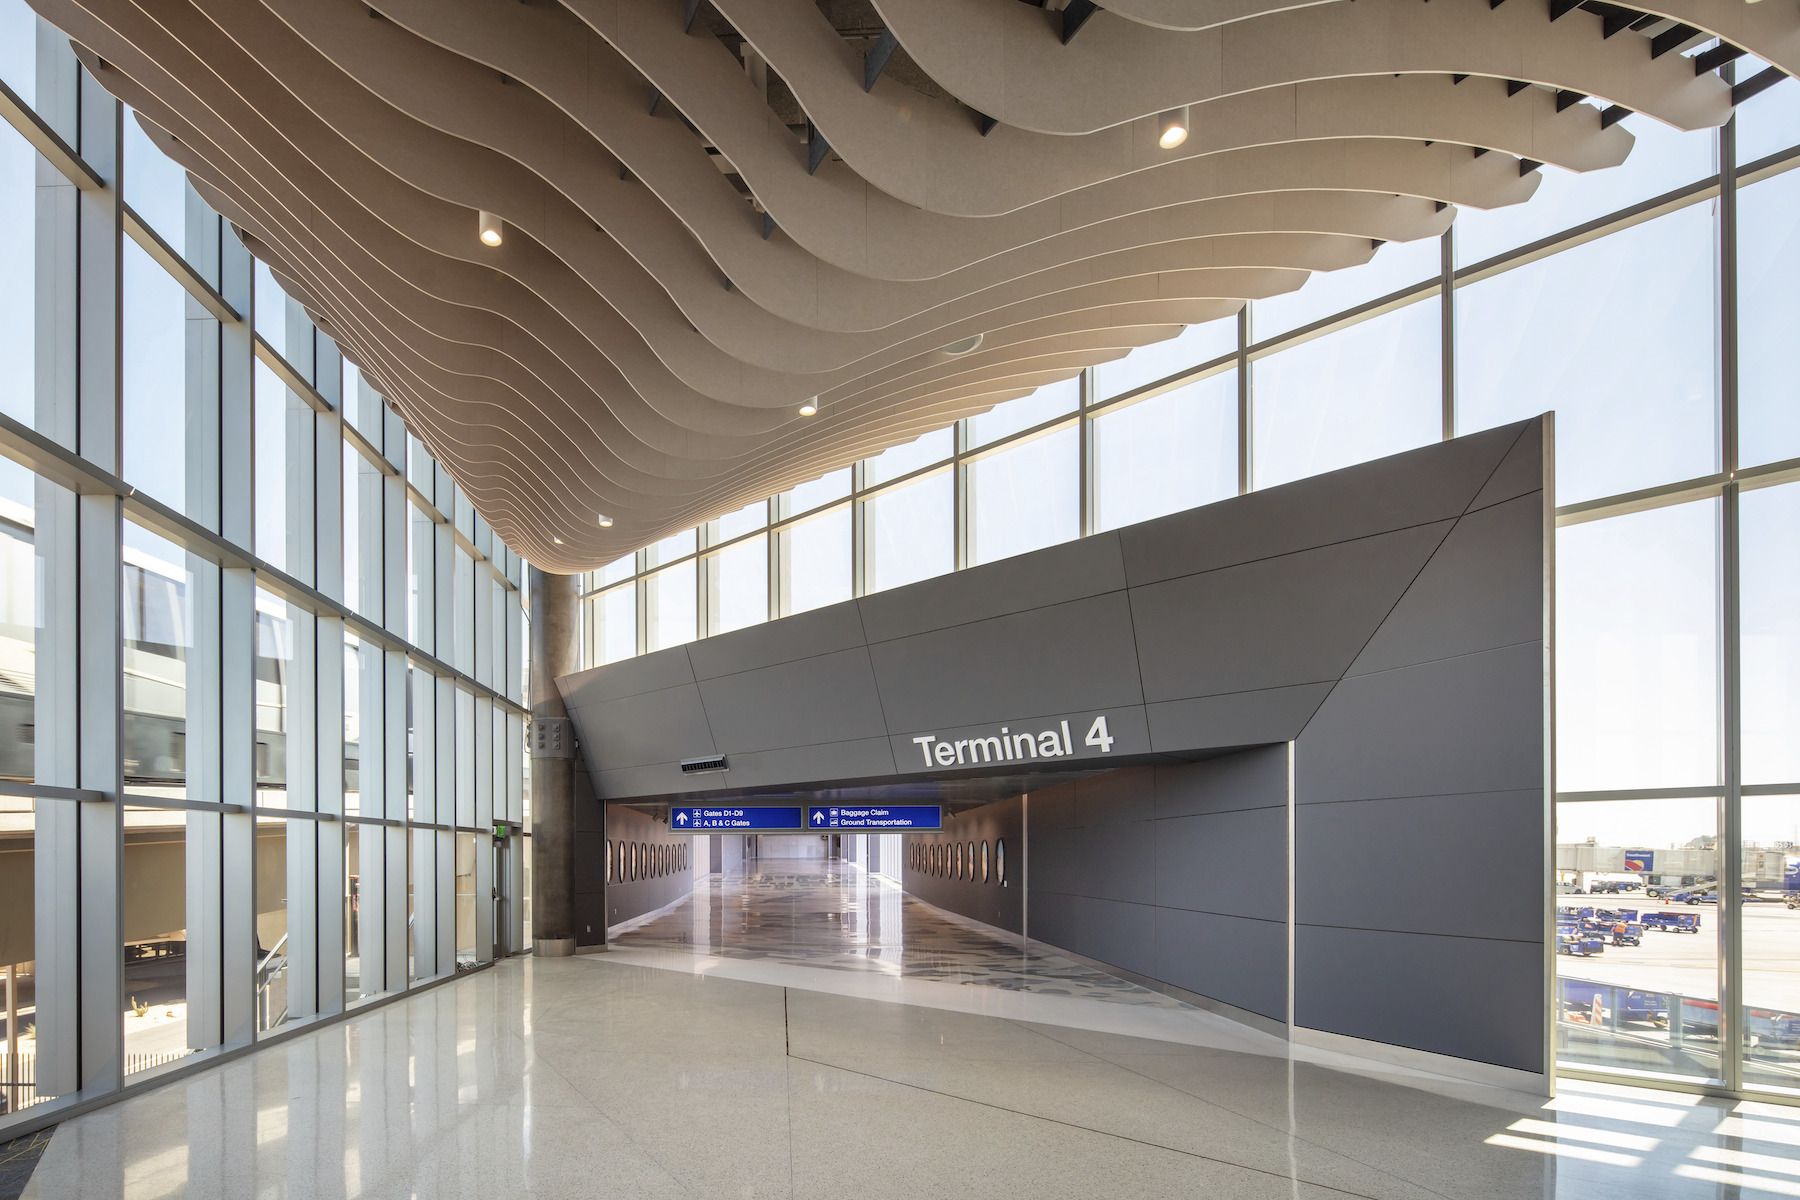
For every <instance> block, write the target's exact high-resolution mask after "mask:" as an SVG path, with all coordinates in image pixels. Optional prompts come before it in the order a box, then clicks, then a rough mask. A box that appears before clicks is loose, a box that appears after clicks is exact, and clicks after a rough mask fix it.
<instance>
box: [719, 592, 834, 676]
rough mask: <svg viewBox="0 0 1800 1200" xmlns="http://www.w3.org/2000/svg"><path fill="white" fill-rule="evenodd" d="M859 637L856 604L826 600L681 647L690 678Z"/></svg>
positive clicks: (770, 662) (749, 667) (794, 657)
mask: <svg viewBox="0 0 1800 1200" xmlns="http://www.w3.org/2000/svg"><path fill="white" fill-rule="evenodd" d="M865 640H866V639H865V638H864V635H863V623H862V618H861V617H860V615H859V614H858V613H857V609H856V605H854V604H828V605H826V606H825V607H824V608H815V609H812V610H811V611H810V612H803V613H797V614H795V615H794V616H791V617H787V618H785V619H783V620H780V621H765V622H763V623H762V624H760V625H750V626H747V627H745V628H743V629H736V630H733V631H732V632H731V633H729V634H725V635H723V636H720V637H709V638H701V639H700V640H699V641H697V642H690V643H688V645H687V652H688V658H689V659H690V660H692V662H693V664H694V675H695V677H696V678H699V679H713V678H716V677H718V676H721V675H735V674H737V673H738V672H740V671H754V670H757V669H758V668H760V667H772V666H775V665H777V664H779V663H788V662H796V661H798V660H800V659H803V658H810V657H812V656H813V655H817V654H830V653H831V652H832V651H834V650H848V649H850V648H852V647H860V646H862V645H863V643H864V641H865Z"/></svg>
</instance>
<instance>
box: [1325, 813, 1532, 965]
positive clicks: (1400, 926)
mask: <svg viewBox="0 0 1800 1200" xmlns="http://www.w3.org/2000/svg"><path fill="white" fill-rule="evenodd" d="M1543 805H1544V795H1543V793H1542V792H1541V791H1536V792H1477V793H1474V794H1472V795H1467V796H1406V797H1399V798H1394V799H1383V800H1349V801H1345V802H1343V803H1339V804H1307V805H1303V806H1302V807H1301V809H1300V811H1299V813H1298V814H1297V815H1296V817H1295V825H1296V829H1295V842H1296V845H1297V846H1298V847H1299V848H1300V854H1299V863H1300V869H1299V870H1298V872H1297V873H1296V874H1297V878H1296V881H1295V906H1296V909H1297V912H1298V916H1299V920H1300V921H1301V922H1302V923H1304V924H1311V925H1346V926H1353V927H1355V928H1359V929H1387V930H1392V931H1394V932H1397V933H1436V934H1444V935H1446V936H1455V935H1462V936H1466V937H1485V938H1501V939H1510V940H1513V941H1532V940H1537V939H1541V938H1542V936H1543V931H1544V903H1543V895H1542V892H1541V889H1535V888H1529V887H1522V886H1519V885H1520V884H1521V883H1522V882H1524V881H1527V880H1531V879H1534V878H1541V876H1542V874H1543V864H1544V834H1543V822H1542V816H1543ZM1377 854H1378V855H1379V858H1378V859H1377V860H1376V862H1377V864H1378V869H1379V870H1381V871H1384V872H1385V871H1390V870H1391V872H1392V873H1391V874H1388V875H1387V876H1386V879H1385V881H1384V882H1378V881H1376V880H1375V879H1374V878H1373V873H1372V872H1371V871H1370V870H1369V869H1368V868H1367V866H1366V864H1367V862H1368V861H1369V860H1370V859H1371V857H1372V856H1374V855H1377Z"/></svg>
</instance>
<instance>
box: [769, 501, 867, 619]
mask: <svg viewBox="0 0 1800 1200" xmlns="http://www.w3.org/2000/svg"><path fill="white" fill-rule="evenodd" d="M781 574H782V578H781V611H782V613H783V614H784V615H789V616H791V615H792V614H794V613H802V612H806V611H808V610H809V609H814V608H822V607H824V606H825V605H827V604H837V603H839V602H840V601H844V600H848V599H850V585H851V578H850V508H849V506H848V505H845V506H844V507H842V508H836V509H833V510H831V511H830V512H826V513H821V514H819V515H818V516H816V517H810V518H808V519H807V520H805V521H801V522H799V523H798V524H794V525H789V526H788V527H787V528H786V529H784V530H782V531H781Z"/></svg>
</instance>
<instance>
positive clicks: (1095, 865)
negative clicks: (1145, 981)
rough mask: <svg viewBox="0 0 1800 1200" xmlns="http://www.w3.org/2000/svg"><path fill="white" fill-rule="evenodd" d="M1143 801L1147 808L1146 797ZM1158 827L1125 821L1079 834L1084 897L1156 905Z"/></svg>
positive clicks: (1156, 824)
mask: <svg viewBox="0 0 1800 1200" xmlns="http://www.w3.org/2000/svg"><path fill="white" fill-rule="evenodd" d="M1146 790H1148V789H1146ZM1145 800H1146V806H1148V797H1145ZM1161 824H1162V823H1161V822H1151V821H1147V820H1143V819H1141V818H1140V819H1132V818H1129V817H1127V818H1124V819H1121V820H1115V821H1107V822H1105V823H1095V824H1091V825H1089V826H1088V827H1087V828H1086V829H1084V830H1082V831H1081V832H1082V834H1083V835H1084V836H1083V837H1082V838H1081V856H1082V859H1083V860H1084V861H1083V864H1082V871H1081V875H1080V878H1081V881H1082V891H1083V893H1084V894H1085V895H1087V896H1089V897H1091V898H1093V899H1096V900H1118V901H1124V902H1128V903H1131V904H1147V905H1154V904H1156V903H1157V900H1158V896H1157V893H1158V891H1159V890H1160V889H1159V888H1158V887H1157V878H1156V871H1155V865H1156V861H1157V857H1158V855H1157V841H1158V839H1159V838H1160V837H1161V836H1162V830H1161V829H1160V828H1159V826H1160V825H1161ZM1041 882H1042V881H1041V880H1038V879H1036V878H1034V879H1033V880H1032V885H1033V886H1034V887H1036V886H1039V885H1040V883H1041ZM1084 953H1085V952H1084ZM1121 965H1122V964H1121ZM1134 969H1135V968H1134Z"/></svg>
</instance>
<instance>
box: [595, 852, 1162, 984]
mask: <svg viewBox="0 0 1800 1200" xmlns="http://www.w3.org/2000/svg"><path fill="white" fill-rule="evenodd" d="M613 945H614V946H615V947H616V948H618V949H621V950H634V949H641V950H664V951H669V950H676V951H679V950H687V951H691V952H692V953H694V954H696V955H704V956H707V957H712V958H727V959H740V960H744V959H762V960H768V961H770V962H774V963H782V964H787V965H791V966H803V967H814V968H826V969H829V970H835V971H870V972H876V973H879V974H883V975H889V976H894V977H899V978H905V979H917V980H926V981H931V982H937V983H959V984H967V985H970V986H972V987H985V988H1000V989H1003V990H1006V991H1014V992H1030V993H1033V994H1036V995H1043V996H1069V997H1077V998H1083V999H1090V1000H1105V1001H1108V1002H1110V1003H1113V1004H1131V1005H1140V1006H1143V1007H1147V1008H1161V1009H1169V1010H1187V1009H1189V1006H1188V1005H1186V1004H1183V1003H1181V1002H1180V1001H1178V1000H1174V999H1172V998H1170V997H1168V996H1165V995H1162V994H1161V993H1159V992H1153V991H1151V990H1150V989H1148V988H1144V987H1139V986H1138V985H1137V984H1134V983H1129V982H1127V981H1125V980H1123V979H1118V978H1115V977H1114V976H1112V975H1108V974H1106V973H1105V972H1102V971H1097V970H1095V969H1094V968H1092V967H1089V966H1087V965H1085V964H1083V963H1080V962H1077V961H1075V960H1074V959H1071V958H1069V957H1067V956H1066V955H1061V954H1057V953H1055V952H1054V951H1049V950H1046V949H1045V948H1043V947H1042V946H1040V945H1037V944H1035V943H1034V944H1030V945H1026V944H1025V943H1023V941H1022V939H1018V938H1012V937H1007V936H1004V935H998V934H997V933H996V932H995V931H992V930H991V929H990V928H989V927H987V926H983V925H978V924H977V923H975V922H973V921H968V922H963V921H960V920H958V919H957V918H956V917H954V916H953V915H952V914H947V913H944V912H943V911H942V910H939V909H935V908H932V907H931V906H929V905H926V904H924V903H921V902H920V901H919V900H918V899H916V898H915V897H913V896H909V895H907V894H906V893H904V892H902V891H901V890H900V887H899V885H898V884H896V883H894V881H893V880H891V879H888V878H886V877H885V876H880V875H872V874H870V873H869V872H867V871H864V870H863V869H862V868H861V867H858V866H856V865H854V864H851V863H846V862H842V861H838V860H835V859H820V858H813V859H805V858H761V859H751V860H748V862H747V863H746V865H745V867H744V869H743V870H742V871H737V872H731V873H728V874H725V875H722V876H721V875H715V876H712V877H711V878H710V879H702V880H700V881H699V882H698V883H697V884H696V885H695V888H694V896H693V899H692V900H690V901H687V902H685V903H684V904H682V906H681V907H679V908H676V909H675V910H673V911H671V912H668V913H665V914H663V915H662V916H659V917H657V918H655V919H654V920H651V921H649V922H648V923H646V924H643V925H640V926H638V927H637V928H635V929H632V930H629V931H628V932H625V933H621V934H619V935H617V936H616V937H615V938H614V939H613Z"/></svg>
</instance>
